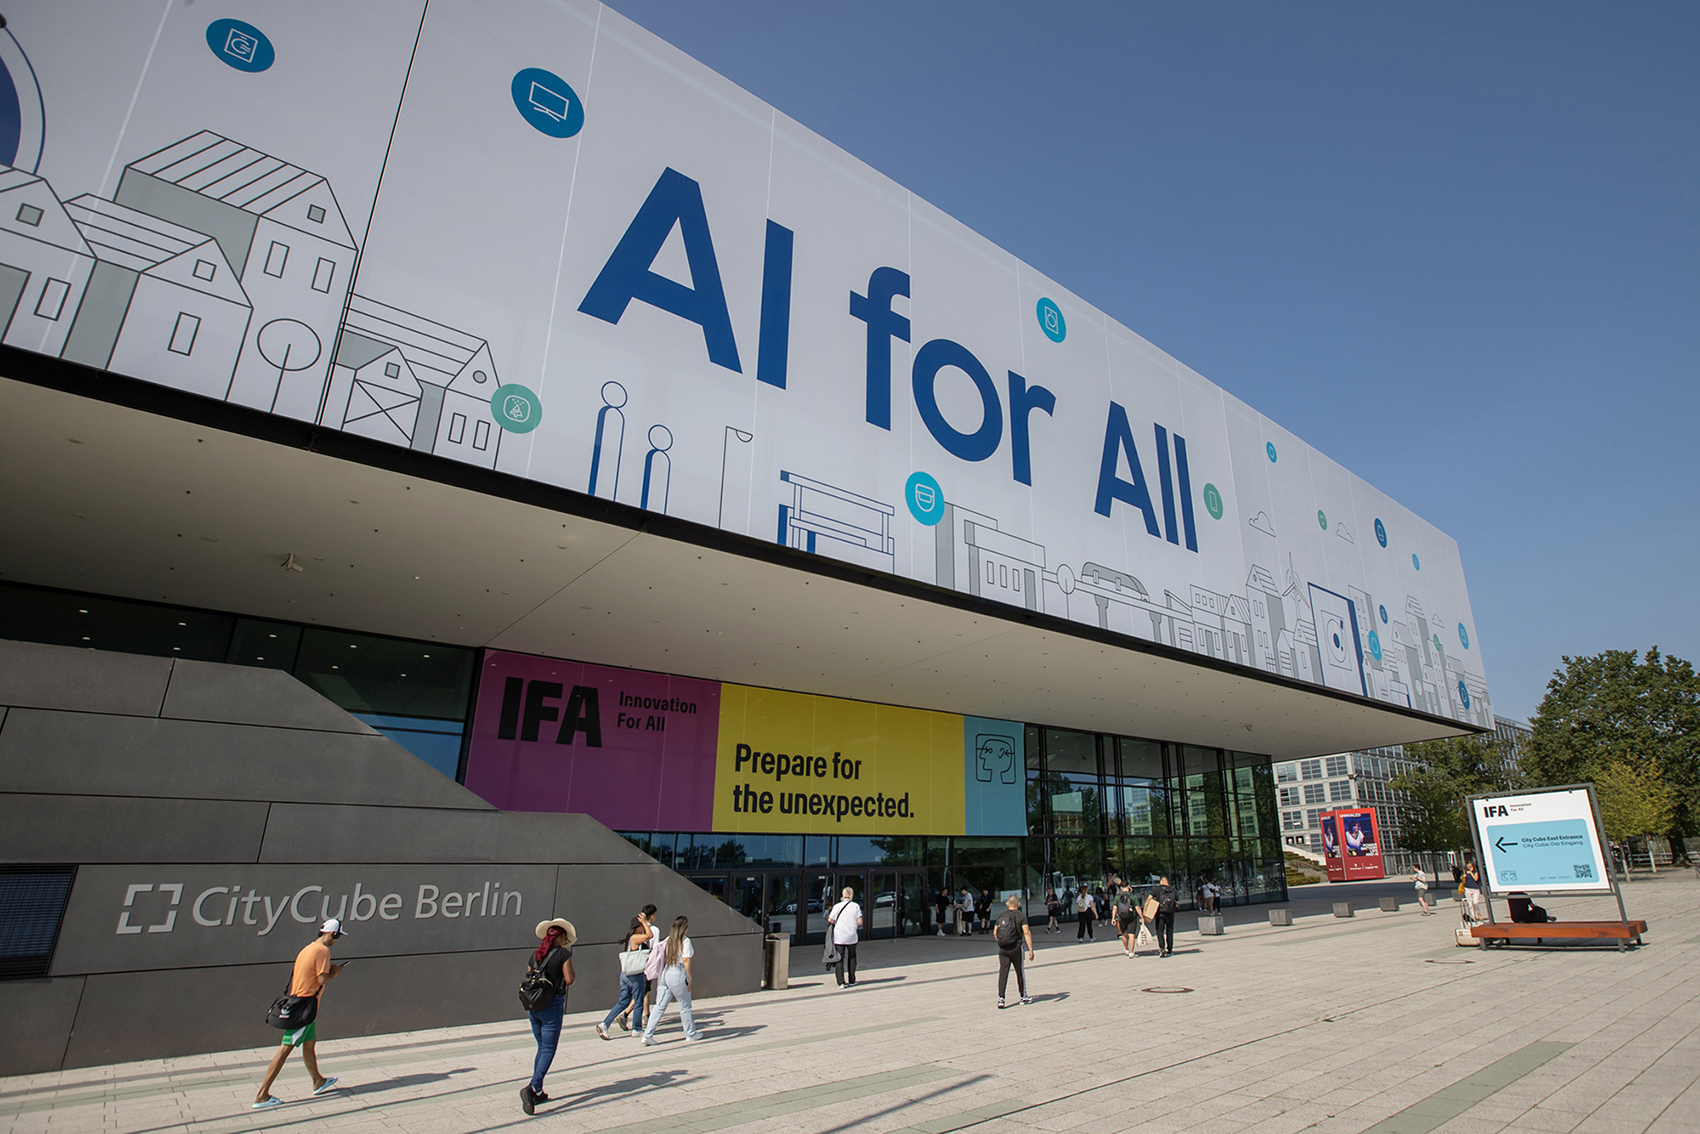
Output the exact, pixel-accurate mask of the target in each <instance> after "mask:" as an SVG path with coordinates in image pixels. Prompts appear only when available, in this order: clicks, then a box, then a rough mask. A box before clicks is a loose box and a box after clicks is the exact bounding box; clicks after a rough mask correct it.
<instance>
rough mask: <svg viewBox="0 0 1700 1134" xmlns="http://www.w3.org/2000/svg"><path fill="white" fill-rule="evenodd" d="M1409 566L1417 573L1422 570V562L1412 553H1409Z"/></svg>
mask: <svg viewBox="0 0 1700 1134" xmlns="http://www.w3.org/2000/svg"><path fill="white" fill-rule="evenodd" d="M1411 566H1412V567H1414V568H1415V569H1416V570H1418V571H1421V570H1422V569H1423V561H1422V560H1421V559H1418V558H1417V553H1416V552H1414V551H1413V552H1411Z"/></svg>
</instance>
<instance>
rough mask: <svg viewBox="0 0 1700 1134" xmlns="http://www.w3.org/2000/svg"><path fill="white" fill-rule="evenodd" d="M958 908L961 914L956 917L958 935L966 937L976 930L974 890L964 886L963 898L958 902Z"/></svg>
mask: <svg viewBox="0 0 1700 1134" xmlns="http://www.w3.org/2000/svg"><path fill="white" fill-rule="evenodd" d="M956 908H957V911H958V913H959V914H960V915H961V916H960V917H958V918H957V919H956V935H957V936H958V937H966V936H967V935H968V934H970V933H973V932H974V891H972V890H970V889H969V888H968V887H966V886H964V887H962V899H961V900H960V901H959V902H957V903H956Z"/></svg>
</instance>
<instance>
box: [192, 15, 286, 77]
mask: <svg viewBox="0 0 1700 1134" xmlns="http://www.w3.org/2000/svg"><path fill="white" fill-rule="evenodd" d="M207 46H208V47H210V48H212V53H213V54H214V55H216V56H218V59H219V62H221V63H224V64H227V65H228V66H231V67H234V68H236V69H237V70H238V71H264V70H265V69H266V68H267V67H270V66H271V65H272V61H273V60H274V59H276V58H277V52H275V51H273V50H272V41H271V40H269V39H267V38H266V33H265V32H263V31H261V30H260V29H259V28H257V27H255V26H254V25H253V24H245V23H243V22H242V21H241V20H214V21H213V22H212V23H210V24H208V25H207Z"/></svg>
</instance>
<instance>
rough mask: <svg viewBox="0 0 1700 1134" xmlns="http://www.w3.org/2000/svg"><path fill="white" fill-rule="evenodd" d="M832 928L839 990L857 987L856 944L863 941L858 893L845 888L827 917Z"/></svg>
mask: <svg viewBox="0 0 1700 1134" xmlns="http://www.w3.org/2000/svg"><path fill="white" fill-rule="evenodd" d="M826 924H827V925H828V926H830V927H831V930H830V932H831V933H832V944H833V946H834V947H835V948H837V950H838V967H837V968H836V969H834V970H833V976H834V978H835V979H836V980H837V981H838V987H839V988H855V987H856V942H858V941H860V940H861V939H862V907H861V906H860V905H858V904H857V902H856V891H854V890H852V889H851V888H850V887H848V886H846V887H844V892H843V894H842V895H840V897H839V902H838V904H837V905H836V906H833V907H832V912H831V913H829V914H827V915H826Z"/></svg>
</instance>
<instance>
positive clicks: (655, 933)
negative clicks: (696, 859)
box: [616, 905, 661, 1035]
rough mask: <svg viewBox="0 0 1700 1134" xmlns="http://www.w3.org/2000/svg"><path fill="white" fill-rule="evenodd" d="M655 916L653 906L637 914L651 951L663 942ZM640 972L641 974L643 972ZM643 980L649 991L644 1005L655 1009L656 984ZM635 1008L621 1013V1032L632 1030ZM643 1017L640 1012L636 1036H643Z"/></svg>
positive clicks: (629, 1006)
mask: <svg viewBox="0 0 1700 1134" xmlns="http://www.w3.org/2000/svg"><path fill="white" fill-rule="evenodd" d="M655 914H656V909H655V907H654V906H653V905H648V906H644V907H643V909H641V910H639V911H638V913H637V917H638V920H639V921H641V922H642V923H643V928H644V931H645V932H647V933H648V934H649V943H648V945H647V946H646V948H650V949H653V948H655V946H656V944H657V943H658V942H659V941H660V940H661V927H660V926H659V925H656V924H655ZM645 963H646V964H647V963H648V961H647V958H646V959H645ZM639 971H640V972H641V971H642V970H639ZM622 975H623V974H622ZM643 980H644V985H645V986H646V987H647V989H648V991H646V992H645V993H644V1005H645V1006H646V1009H653V1008H654V1007H655V982H654V981H652V980H650V979H649V978H648V977H644V978H643ZM633 1007H634V1006H633V1005H630V1004H628V1005H627V1006H626V1010H625V1011H624V1012H621V1013H620V1015H619V1018H618V1020H617V1021H616V1022H617V1023H618V1024H619V1025H620V1030H621V1031H627V1032H629V1031H631V1030H632V1010H633ZM643 1015H644V1014H643V1012H639V1013H638V1014H637V1032H635V1033H634V1034H635V1035H642V1034H643Z"/></svg>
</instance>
